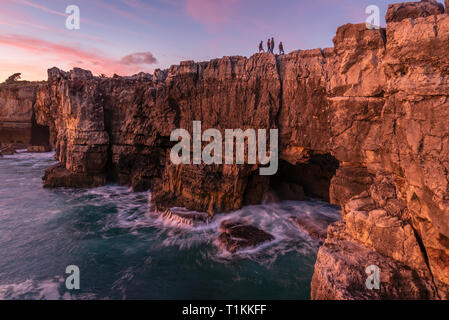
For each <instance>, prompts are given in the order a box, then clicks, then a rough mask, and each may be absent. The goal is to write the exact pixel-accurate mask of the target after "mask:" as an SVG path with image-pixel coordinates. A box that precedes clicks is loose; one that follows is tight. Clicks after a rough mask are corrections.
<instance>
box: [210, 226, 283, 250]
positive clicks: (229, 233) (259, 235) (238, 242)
mask: <svg viewBox="0 0 449 320" xmlns="http://www.w3.org/2000/svg"><path fill="white" fill-rule="evenodd" d="M220 231H221V232H222V233H221V234H220V235H219V236H218V238H217V242H218V244H219V246H220V247H221V248H223V249H224V250H226V251H228V252H230V253H236V252H237V251H240V250H244V249H251V248H254V247H256V246H258V245H261V244H263V243H265V242H268V241H272V240H274V237H273V236H272V235H271V234H269V233H267V232H265V231H263V230H260V229H258V228H256V227H254V226H251V225H248V224H246V223H245V222H244V221H231V220H225V221H223V222H222V223H221V224H220Z"/></svg>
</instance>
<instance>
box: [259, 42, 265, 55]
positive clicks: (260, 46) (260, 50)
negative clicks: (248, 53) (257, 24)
mask: <svg viewBox="0 0 449 320" xmlns="http://www.w3.org/2000/svg"><path fill="white" fill-rule="evenodd" d="M260 52H265V50H264V48H263V41H260V43H259V53H260Z"/></svg>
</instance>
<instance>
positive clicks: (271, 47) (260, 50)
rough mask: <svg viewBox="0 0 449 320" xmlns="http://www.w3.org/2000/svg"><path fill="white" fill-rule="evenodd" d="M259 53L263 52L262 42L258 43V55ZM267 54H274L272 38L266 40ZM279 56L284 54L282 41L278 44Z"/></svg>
mask: <svg viewBox="0 0 449 320" xmlns="http://www.w3.org/2000/svg"><path fill="white" fill-rule="evenodd" d="M260 52H265V49H264V47H263V40H262V41H260V43H259V53H260ZM267 52H268V53H273V54H274V38H271V39H270V38H268V41H267ZM279 54H285V52H284V44H283V43H282V41H281V42H280V43H279Z"/></svg>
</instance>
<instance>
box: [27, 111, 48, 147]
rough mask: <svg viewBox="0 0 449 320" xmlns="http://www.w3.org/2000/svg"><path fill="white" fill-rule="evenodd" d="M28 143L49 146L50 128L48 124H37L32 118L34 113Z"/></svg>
mask: <svg viewBox="0 0 449 320" xmlns="http://www.w3.org/2000/svg"><path fill="white" fill-rule="evenodd" d="M30 145H32V146H44V147H49V146H50V128H49V127H48V126H44V125H40V124H38V123H37V122H36V119H35V118H34V115H33V117H32V119H31V138H30Z"/></svg>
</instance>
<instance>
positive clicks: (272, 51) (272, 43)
mask: <svg viewBox="0 0 449 320" xmlns="http://www.w3.org/2000/svg"><path fill="white" fill-rule="evenodd" d="M271 53H274V38H271Z"/></svg>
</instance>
